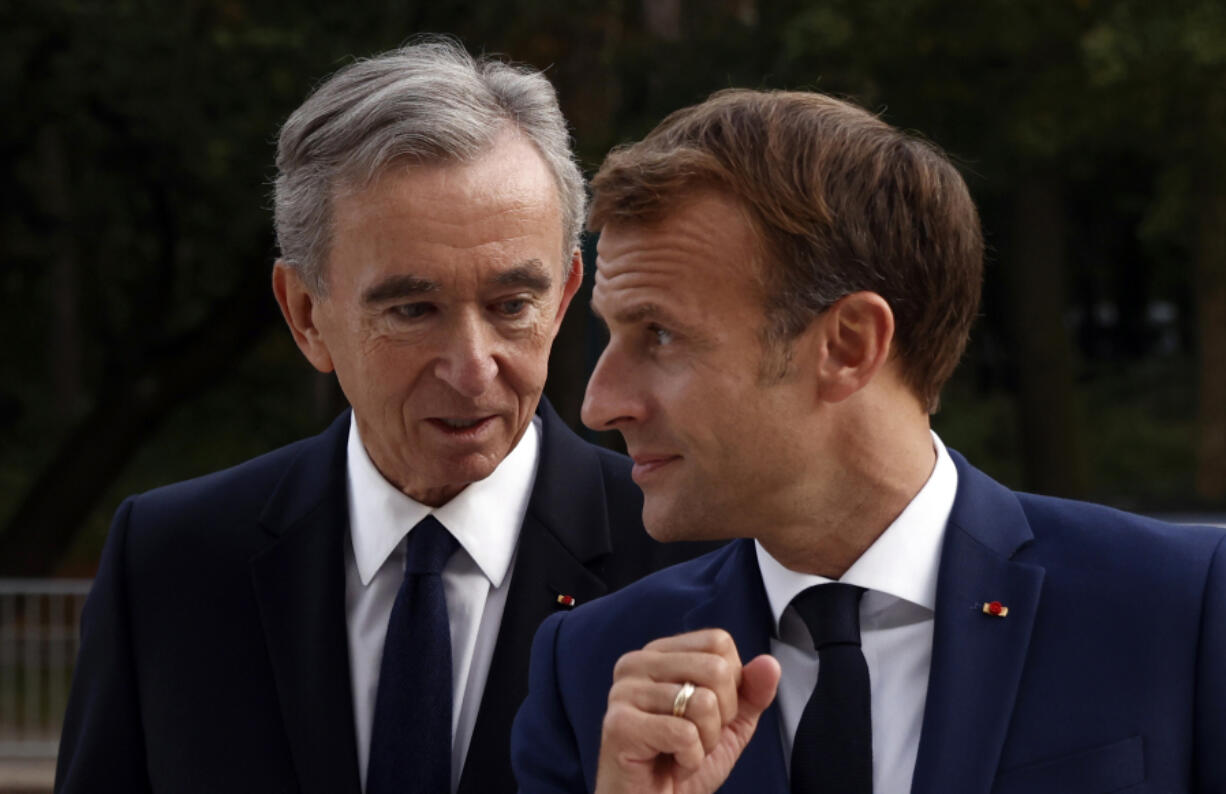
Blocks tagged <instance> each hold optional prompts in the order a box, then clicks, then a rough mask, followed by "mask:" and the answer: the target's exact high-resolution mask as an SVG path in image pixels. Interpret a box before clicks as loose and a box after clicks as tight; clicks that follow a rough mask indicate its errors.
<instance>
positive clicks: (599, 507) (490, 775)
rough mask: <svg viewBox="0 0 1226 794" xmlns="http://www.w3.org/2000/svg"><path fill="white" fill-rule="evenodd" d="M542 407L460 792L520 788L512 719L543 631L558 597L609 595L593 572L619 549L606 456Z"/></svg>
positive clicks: (543, 404) (580, 598)
mask: <svg viewBox="0 0 1226 794" xmlns="http://www.w3.org/2000/svg"><path fill="white" fill-rule="evenodd" d="M538 412H539V413H540V416H541V454H540V461H539V463H538V465H537V473H536V480H535V482H534V484H533V489H532V496H531V499H530V500H529V503H528V512H527V515H526V516H525V518H524V523H523V526H522V528H521V529H520V536H519V544H518V547H517V550H516V553H515V570H514V572H513V573H512V575H511V584H510V588H511V589H510V591H509V592H508V593H507V602H506V607H505V609H504V611H503V614H502V624H501V625H500V626H499V629H498V640H497V642H496V644H495V646H494V656H493V659H492V660H491V664H490V672H489V678H488V679H487V681H486V683H485V693H484V694H483V695H482V697H481V707H480V710H479V711H478V713H477V721H476V724H475V725H474V727H473V736H472V740H471V741H470V743H469V746H468V753H467V755H466V757H465V760H464V772H463V774H462V775H461V777H460V786H459V793H460V794H477V792H484V791H514V790H515V782H514V778H513V776H512V774H511V765H510V757H509V752H508V748H509V747H510V743H511V721H512V719H513V718H514V716H515V711H516V710H517V709H518V708H519V704H520V703H521V702H522V701H523V699H524V697H526V696H527V694H528V657H529V650H530V649H531V647H532V638H533V636H534V635H535V634H536V629H537V627H538V626H539V625H540V624H541V621H543V620H544V619H545V618H546V617H548V616H549V615H550V614H551V613H553V612H554V611H556V610H557V609H559V608H560V606H559V604H558V600H557V599H558V596H559V595H568V596H571V597H573V598H574V599H575V602H576V603H580V604H581V603H586V602H587V601H590V600H592V599H593V598H598V597H599V596H602V595H604V594H605V593H606V592H608V587H607V586H606V584H605V582H604V581H603V580H602V579H601V578H600V576H599V575H597V574H596V573H595V572H593V571H592V570H589V566H591V565H592V564H593V563H595V562H597V561H598V560H600V559H601V558H602V557H604V556H605V555H607V554H609V553H610V551H611V550H612V540H611V539H610V530H609V523H608V515H607V511H606V505H605V495H604V479H603V476H602V474H601V469H600V461H599V459H598V458H597V457H596V453H595V452H594V451H593V450H592V449H591V448H590V447H589V446H588V445H587V444H585V443H583V442H582V441H581V440H580V439H579V438H578V437H577V436H575V435H574V434H573V433H571V432H570V430H569V429H567V428H566V426H565V425H564V424H563V423H562V420H561V419H559V418H558V416H557V414H556V413H554V411H553V408H552V407H551V406H550V405H549V403H548V401H546V400H544V399H543V398H542V400H541V404H540V408H539V409H538Z"/></svg>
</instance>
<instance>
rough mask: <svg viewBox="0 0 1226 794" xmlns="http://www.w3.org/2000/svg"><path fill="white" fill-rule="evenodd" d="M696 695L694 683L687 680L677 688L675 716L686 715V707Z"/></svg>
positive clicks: (674, 703)
mask: <svg viewBox="0 0 1226 794" xmlns="http://www.w3.org/2000/svg"><path fill="white" fill-rule="evenodd" d="M693 696H694V684H693V683H692V682H690V681H686V682H685V683H684V684H682V685H681V688H680V689H678V690H677V697H675V698H673V716H674V717H684V716H685V707H686V706H688V705H690V698H692V697H693Z"/></svg>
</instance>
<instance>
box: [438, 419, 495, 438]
mask: <svg viewBox="0 0 1226 794" xmlns="http://www.w3.org/2000/svg"><path fill="white" fill-rule="evenodd" d="M495 418H496V417H495V416H493V415H490V416H435V417H431V418H430V419H429V420H428V421H429V422H430V424H432V425H433V426H434V427H435V428H437V429H439V430H441V431H442V432H444V433H446V434H447V435H449V436H452V437H456V438H472V437H476V436H478V435H480V434H481V433H483V432H484V431H485V430H486V428H488V427H490V426H492V425H493V423H494V419H495Z"/></svg>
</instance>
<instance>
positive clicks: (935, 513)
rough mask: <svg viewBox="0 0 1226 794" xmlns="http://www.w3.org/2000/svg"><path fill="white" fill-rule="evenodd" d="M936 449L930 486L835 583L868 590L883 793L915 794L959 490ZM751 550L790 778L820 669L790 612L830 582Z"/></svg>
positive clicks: (940, 448)
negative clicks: (767, 615) (948, 528)
mask: <svg viewBox="0 0 1226 794" xmlns="http://www.w3.org/2000/svg"><path fill="white" fill-rule="evenodd" d="M932 443H933V447H934V448H935V450H936V455H937V460H936V465H935V466H933V469H932V474H930V475H929V477H928V482H926V483H925V484H924V487H923V488H921V489H920V491H919V493H918V494H916V495H915V498H914V499H912V500H911V503H910V504H908V505H907V507H906V509H904V510H903V511H902V513H901V514H899V516H898V518H896V519H895V520H894V523H892V524H890V526H889V527H887V528H886V530H885V532H883V533H882V534H881V536H880V537H878V538H877V540H876V541H874V542H873V545H871V546H869V547H868V549H867V550H866V551H865V552H864V554H862V555H861V556H860V558H859V559H858V560H856V561H855V562H854V563H853V564H852V566H851V567H850V568H848V569H847V571H846V573H844V574H843V576H842V578H841V579H839V580H838V581H840V582H843V583H845V584H852V585H857V586H859V587H863V588H865V590H866V591H867V592H865V593H864V596H863V598H862V599H861V600H860V645H861V648H862V649H863V651H864V658H865V661H866V662H867V663H868V678H869V686H870V700H871V704H870V709H871V714H872V722H873V791H874V792H876V793H877V794H892V793H893V792H908V791H910V790H911V777H912V775H913V774H914V772H915V757H916V753H917V751H918V750H919V738H920V728H921V727H922V724H923V720H924V701H925V699H926V697H927V694H928V671H929V668H930V667H931V665H932V629H933V614H934V608H935V606H936V596H937V571H938V570H940V566H941V540H942V538H944V536H945V524H946V522H947V521H948V520H949V512H950V510H951V509H952V508H953V504H954V495H955V493H956V492H957V490H958V472H957V469H955V468H954V463H953V460H951V459H950V457H949V453H948V452H946V451H945V445H944V444H942V443H941V440H940V439H939V438H937V435H936V433H933V434H932ZM755 545H756V546H757V552H758V567H759V569H760V570H761V571H762V583H763V584H764V585H765V587H766V595H767V598H768V599H769V600H770V605H771V613H772V615H773V616H774V620H775V626H774V628H775V634H774V636H773V637H772V639H771V653H772V655H774V657H775V658H776V659H778V660H779V666H780V667H781V668H782V670H783V676H782V678H781V679H780V681H779V695H778V697H777V702H778V703H779V714H780V718H781V723H782V724H781V725H780V726H779V727H780V733H781V737H782V739H783V748H784V752H785V754H786V758H787V759H788V764H789V774H790V772H791V770H790V764H791V757H792V742H793V739H794V738H795V736H796V728H797V726H798V725H799V724H800V716H801V714H802V712H803V711H804V708H805V704H806V703H807V702H808V700H809V695H810V694H811V693H812V692H813V687H814V686H815V685H816V683H817V668H818V655H817V651H815V650H814V649H813V640H812V639H811V638H810V636H809V630H808V628H806V627H805V624H804V621H803V620H802V619H801V617H800V615H799V614H797V612H796V610H795V609H794V608H793V607H791V606H790V604H791V601H792V599H793V598H795V597H796V596H797V595H799V594H800V593H801V591H803V590H805V589H807V588H809V587H811V586H813V585H816V584H825V583H828V582H830V581H832V580H830V579H826V578H825V577H822V576H814V575H812V574H803V573H797V572H796V571H792V570H789V569H787V568H785V567H783V566H782V565H780V564H779V562H778V561H777V560H775V559H774V558H773V557H771V556H770V554H768V553H767V552H766V550H765V549H763V548H762V546H761V544H755Z"/></svg>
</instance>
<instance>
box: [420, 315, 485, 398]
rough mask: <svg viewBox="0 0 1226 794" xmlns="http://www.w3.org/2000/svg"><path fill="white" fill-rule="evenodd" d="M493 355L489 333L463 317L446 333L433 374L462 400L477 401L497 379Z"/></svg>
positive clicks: (472, 319) (478, 321) (478, 322)
mask: <svg viewBox="0 0 1226 794" xmlns="http://www.w3.org/2000/svg"><path fill="white" fill-rule="evenodd" d="M495 352H496V340H495V339H494V332H493V329H491V328H489V326H488V324H487V323H485V322H483V321H482V320H481V319H480V318H479V317H474V316H471V315H469V314H467V313H466V314H464V315H462V316H461V317H460V318H459V319H458V320H457V322H456V323H455V324H454V325H453V327H452V328H451V329H450V330H449V338H448V339H447V340H446V342H445V346H444V350H443V354H442V355H441V356H439V358H438V360H437V361H436V362H435V365H434V374H435V376H436V377H438V379H439V380H441V381H443V382H444V383H446V384H447V385H449V386H451V388H453V389H455V390H456V391H457V392H459V393H460V394H462V395H464V396H465V397H473V398H475V397H479V396H481V395H482V394H484V393H485V390H486V389H488V388H489V387H490V384H491V383H493V382H494V379H495V378H496V377H497V376H498V361H497V359H496V357H495Z"/></svg>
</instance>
